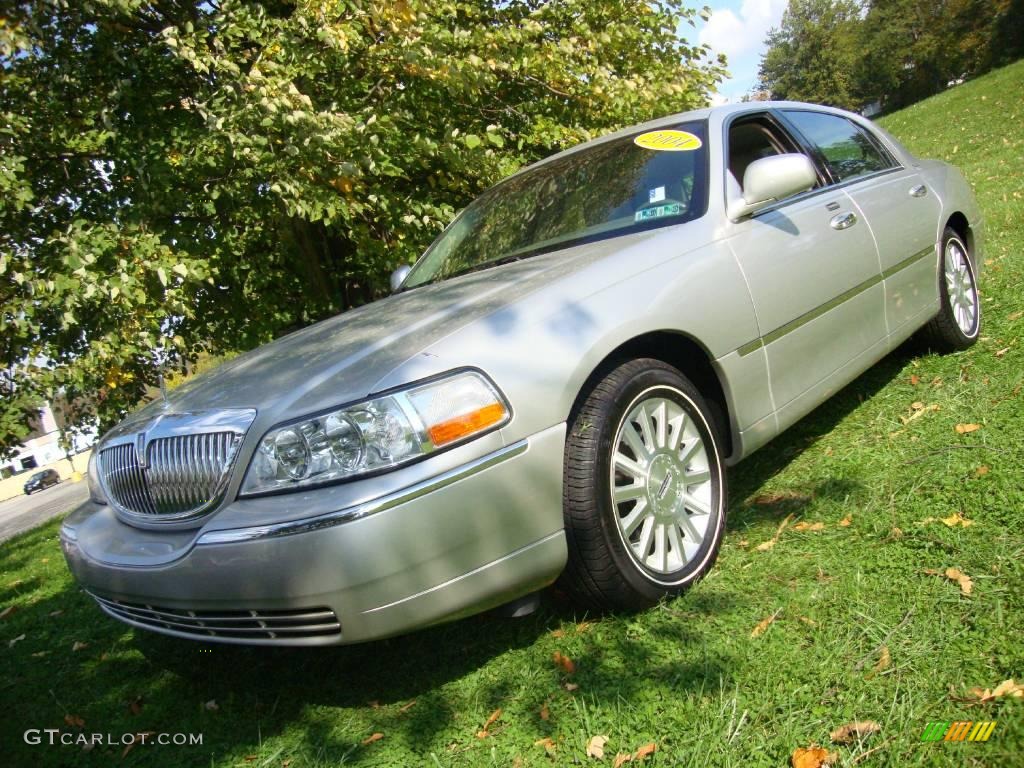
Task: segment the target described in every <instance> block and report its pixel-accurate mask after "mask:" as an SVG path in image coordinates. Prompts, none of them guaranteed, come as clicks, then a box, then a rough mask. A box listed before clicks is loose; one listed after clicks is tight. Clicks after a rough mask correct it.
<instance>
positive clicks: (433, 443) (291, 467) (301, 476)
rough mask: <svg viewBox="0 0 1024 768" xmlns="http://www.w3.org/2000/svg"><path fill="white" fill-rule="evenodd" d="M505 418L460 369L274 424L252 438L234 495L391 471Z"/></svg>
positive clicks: (477, 379) (481, 381)
mask: <svg viewBox="0 0 1024 768" xmlns="http://www.w3.org/2000/svg"><path fill="white" fill-rule="evenodd" d="M510 415H511V413H510V411H509V408H508V405H507V404H506V403H505V400H504V399H503V398H502V396H501V395H500V394H499V393H498V391H497V389H496V388H495V387H494V385H493V384H491V383H490V381H488V380H487V378H486V377H484V375H483V374H481V373H478V372H476V371H460V372H458V373H455V374H452V375H450V376H446V377H445V378H443V379H439V380H435V381H431V382H427V383H425V384H416V385H413V386H411V387H409V388H407V389H404V390H401V391H398V392H393V393H391V394H387V395H382V396H380V397H375V398H373V399H372V400H366V401H364V402H361V403H356V404H355V405H349V406H345V407H344V408H338V409H337V410H333V411H328V412H327V413H322V414H319V415H316V416H310V417H308V418H305V419H303V420H301V421H296V422H293V423H290V424H284V425H281V426H278V427H275V428H274V429H272V430H270V431H269V432H267V434H265V435H264V436H263V439H261V440H260V444H259V446H258V447H257V448H256V453H255V455H254V456H253V458H252V461H251V462H250V464H249V469H248V471H247V472H246V474H245V481H244V482H243V483H242V488H241V491H240V494H241V495H243V496H246V495H252V494H258V493H267V492H269V491H281V490H290V489H294V488H302V487H305V486H310V485H320V484H322V483H329V482H334V481H338V480H348V479H351V478H354V477H359V476H362V475H366V474H369V473H373V472H379V471H381V470H386V469H391V468H394V467H397V466H400V465H402V464H406V463H408V462H410V461H413V460H415V459H418V458H421V457H423V456H426V455H427V454H430V453H433V452H434V451H436V450H438V449H440V448H446V447H449V446H452V445H455V444H457V443H460V442H463V441H465V440H467V439H469V438H471V437H474V436H476V435H479V434H481V433H483V432H486V431H489V430H491V429H493V428H495V427H498V426H501V425H503V424H505V423H507V422H508V420H509V417H510Z"/></svg>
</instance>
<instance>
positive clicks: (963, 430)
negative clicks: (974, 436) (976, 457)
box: [955, 424, 981, 435]
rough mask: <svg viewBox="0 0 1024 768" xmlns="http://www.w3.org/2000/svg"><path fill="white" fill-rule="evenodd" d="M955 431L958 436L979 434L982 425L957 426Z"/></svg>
mask: <svg viewBox="0 0 1024 768" xmlns="http://www.w3.org/2000/svg"><path fill="white" fill-rule="evenodd" d="M955 429H956V433H957V434H958V435H966V434H969V433H971V432H977V431H978V430H979V429H981V424H957V425H956V427H955Z"/></svg>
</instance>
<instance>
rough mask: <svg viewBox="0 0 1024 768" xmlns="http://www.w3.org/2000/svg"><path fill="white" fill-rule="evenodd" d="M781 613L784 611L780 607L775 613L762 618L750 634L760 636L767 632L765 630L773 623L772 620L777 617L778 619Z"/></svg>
mask: <svg viewBox="0 0 1024 768" xmlns="http://www.w3.org/2000/svg"><path fill="white" fill-rule="evenodd" d="M780 613H782V609H781V608H779V610H777V611H776V612H775V613H773V614H772V615H771V616H769V617H768V618H765V619H761V620H760V621H759V622H757V626H756V627H754V628H753V629H752V630H751V631H750V636H751V637H760V636H761V635H763V634H764V633H765V631H766V630H767V629H768V627H770V626H771V625H772V622H773V621H775V619H777V618H778V617H779V614H780Z"/></svg>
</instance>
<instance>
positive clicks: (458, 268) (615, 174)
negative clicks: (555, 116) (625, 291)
mask: <svg viewBox="0 0 1024 768" xmlns="http://www.w3.org/2000/svg"><path fill="white" fill-rule="evenodd" d="M705 133H706V131H705V123H704V122H703V121H700V122H689V123H682V124H679V125H676V126H672V127H670V128H664V129H660V130H653V131H645V132H642V133H638V134H635V135H632V136H626V137H623V138H621V139H616V140H614V141H609V142H605V143H604V144H598V145H597V146H594V147H591V148H589V149H584V150H581V151H580V152H574V153H573V154H571V155H567V156H566V157H563V158H560V159H558V160H553V161H551V162H549V163H545V164H544V165H541V166H539V167H538V168H536V169H534V170H528V171H526V172H525V173H522V174H520V175H518V176H513V177H511V178H509V179H507V180H505V181H503V182H501V183H500V184H498V185H497V186H495V187H492V188H491V189H489V190H488V191H486V192H484V194H483V195H481V196H480V197H478V198H477V199H476V200H474V201H473V202H472V203H471V204H470V205H469V206H468V207H467V208H466V209H465V210H464V211H463V212H462V213H461V214H460V215H459V216H458V217H457V218H456V219H455V221H454V222H453V223H452V224H451V225H450V226H449V227H448V229H446V230H445V231H444V232H443V233H442V234H441V236H440V237H439V238H438V239H437V240H436V241H435V242H434V244H433V245H432V246H431V247H430V248H429V249H428V250H427V252H426V253H425V254H424V255H423V257H422V258H421V259H420V260H419V261H418V262H416V266H414V267H413V269H412V271H411V272H410V273H409V276H408V277H407V278H406V280H405V282H404V283H403V289H408V288H414V287H416V286H418V285H423V284H424V283H432V282H437V281H438V280H444V279H446V278H449V277H454V276H455V275H460V274H463V273H466V272H472V271H476V270H478V269H484V268H487V267H490V266H495V265H497V264H501V263H506V262H509V261H514V260H518V259H522V258H526V257H528V256H534V255H537V254H539V253H547V252H549V251H554V250H558V249H561V248H568V247H569V246H573V245H579V244H581V243H586V242H592V241H594V240H603V239H606V238H610V237H618V236H621V235H625V234H629V233H632V232H638V231H642V230H647V229H653V228H655V227H663V226H667V225H670V224H680V223H682V222H684V221H689V220H691V219H696V218H698V217H700V216H702V215H703V214H704V211H705V210H706V207H707V148H706V146H705Z"/></svg>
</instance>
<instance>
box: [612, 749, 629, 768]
mask: <svg viewBox="0 0 1024 768" xmlns="http://www.w3.org/2000/svg"><path fill="white" fill-rule="evenodd" d="M632 759H633V756H632V755H631V754H629V753H628V752H619V754H617V755H616V756H615V762H613V763H612V768H620V766H622V765H625V764H626V763H628V762H629V761H630V760H632Z"/></svg>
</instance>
